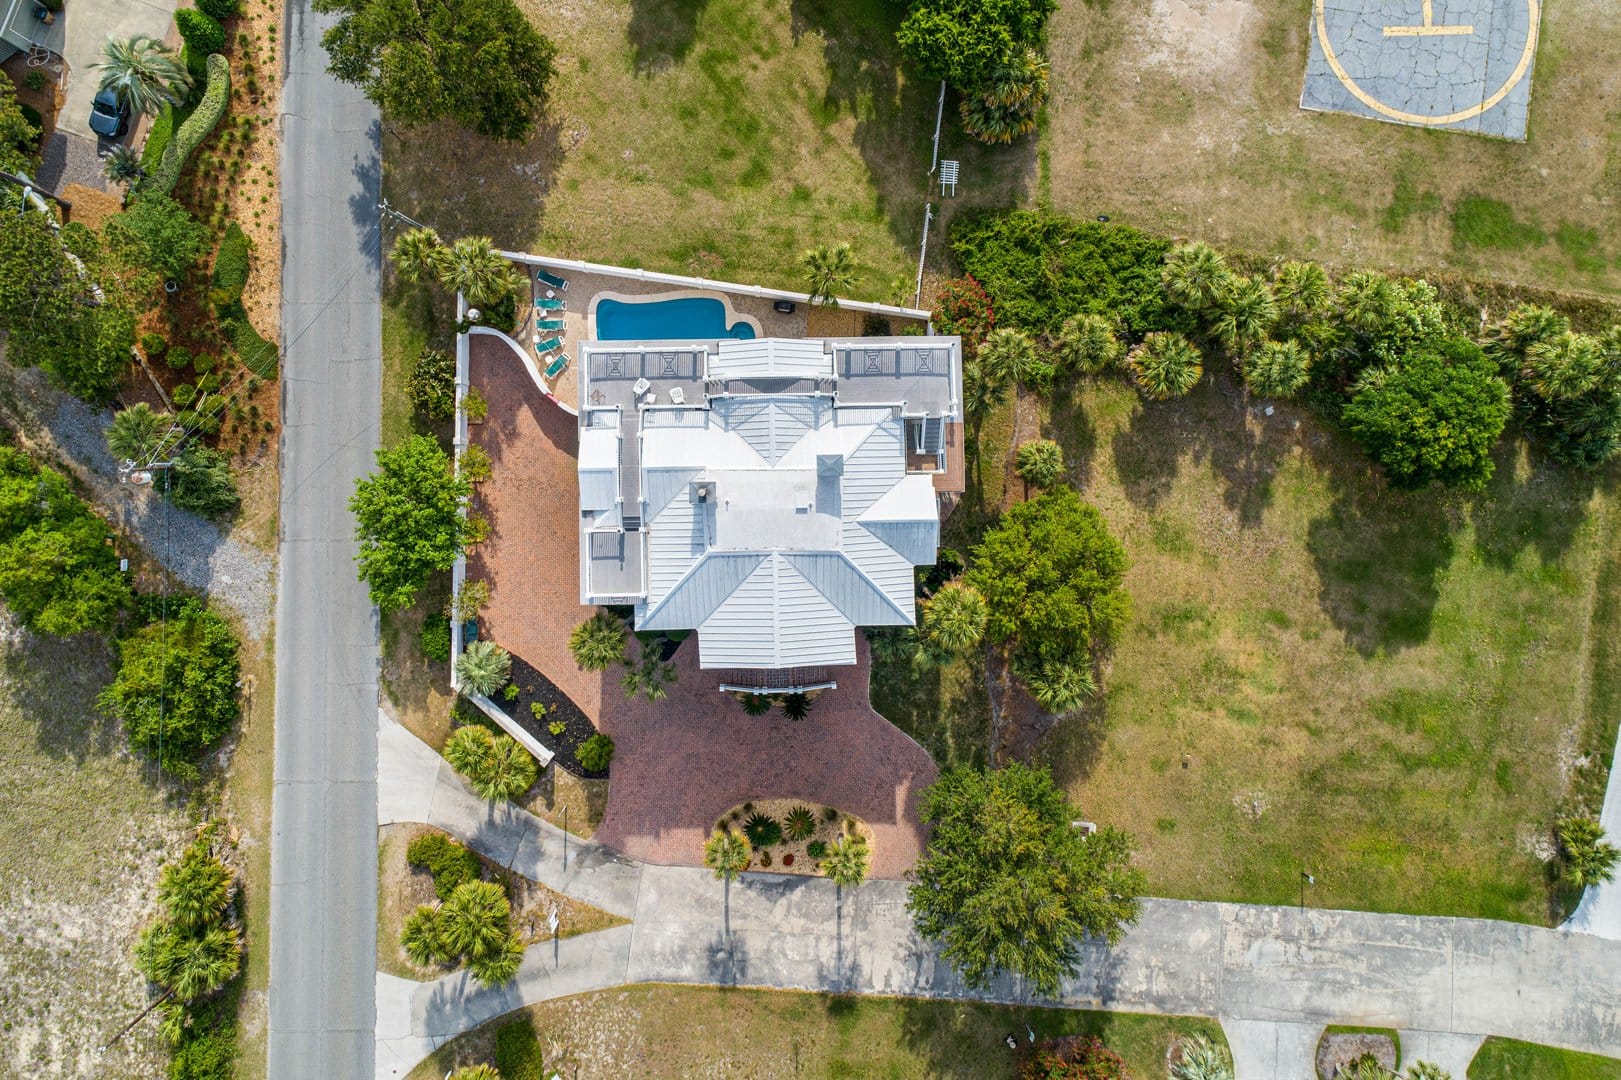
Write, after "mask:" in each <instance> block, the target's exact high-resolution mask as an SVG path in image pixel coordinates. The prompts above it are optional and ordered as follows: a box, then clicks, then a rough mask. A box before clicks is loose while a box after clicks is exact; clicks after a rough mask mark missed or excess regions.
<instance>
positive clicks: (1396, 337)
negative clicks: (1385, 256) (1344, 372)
mask: <svg viewBox="0 0 1621 1080" xmlns="http://www.w3.org/2000/svg"><path fill="white" fill-rule="evenodd" d="M1336 299H1337V305H1338V313H1337V323H1338V326H1339V328H1340V330H1341V331H1342V332H1343V333H1344V335H1345V337H1344V340H1343V341H1342V342H1341V343H1340V345H1339V347H1338V349H1337V352H1338V354H1339V356H1340V358H1341V359H1342V360H1343V361H1344V362H1346V364H1347V365H1348V369H1349V370H1348V374H1354V373H1355V372H1357V371H1360V370H1361V369H1362V368H1364V367H1367V366H1370V365H1374V366H1382V365H1385V364H1390V363H1393V362H1395V361H1397V360H1400V359H1401V358H1402V357H1403V356H1405V355H1406V354H1407V353H1409V352H1412V351H1414V350H1415V349H1424V348H1434V347H1436V346H1438V345H1439V344H1440V343H1441V341H1442V340H1443V339H1444V338H1445V337H1446V334H1447V329H1446V310H1445V309H1444V308H1443V307H1442V306H1441V302H1440V299H1439V297H1438V296H1437V295H1436V292H1435V289H1434V287H1432V286H1431V285H1430V284H1429V283H1428V282H1425V281H1398V280H1396V279H1394V278H1389V277H1386V276H1385V275H1383V274H1379V273H1374V272H1370V271H1357V272H1356V273H1353V274H1349V275H1347V276H1346V278H1345V280H1344V281H1343V282H1341V283H1340V288H1339V293H1338V296H1337V298H1336Z"/></svg>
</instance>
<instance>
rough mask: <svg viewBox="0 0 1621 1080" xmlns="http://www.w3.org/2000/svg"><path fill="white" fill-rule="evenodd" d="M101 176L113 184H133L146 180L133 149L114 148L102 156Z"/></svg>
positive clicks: (144, 171)
mask: <svg viewBox="0 0 1621 1080" xmlns="http://www.w3.org/2000/svg"><path fill="white" fill-rule="evenodd" d="M101 174H102V175H103V176H105V177H106V178H107V179H109V180H111V181H112V182H113V183H115V184H133V183H135V182H137V181H139V180H144V179H145V178H146V169H145V168H143V167H142V165H141V155H140V154H139V153H137V152H136V151H135V149H134V148H133V147H129V146H115V147H113V148H112V149H111V150H109V151H107V153H105V154H103V155H102V158H101Z"/></svg>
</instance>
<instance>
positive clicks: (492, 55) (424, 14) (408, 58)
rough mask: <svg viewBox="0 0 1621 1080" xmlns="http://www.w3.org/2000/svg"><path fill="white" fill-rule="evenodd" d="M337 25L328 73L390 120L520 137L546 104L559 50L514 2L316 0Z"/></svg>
mask: <svg viewBox="0 0 1621 1080" xmlns="http://www.w3.org/2000/svg"><path fill="white" fill-rule="evenodd" d="M313 6H314V9H315V10H316V11H318V12H322V13H325V14H335V15H338V16H339V20H338V22H337V24H336V25H335V26H333V27H332V28H331V29H329V30H328V31H327V32H326V33H325V34H324V35H323V36H322V38H321V44H322V45H324V46H325V47H326V51H327V55H328V56H329V57H331V64H330V70H331V72H332V74H333V75H335V76H337V77H338V78H339V79H342V80H343V81H345V82H349V83H354V84H355V85H356V86H359V87H360V88H361V89H362V90H363V91H365V94H366V96H367V97H369V98H371V99H372V101H374V102H376V103H377V105H378V106H379V107H380V108H381V109H382V110H383V112H384V113H385V114H386V115H387V116H388V117H389V118H390V119H392V120H395V121H398V122H400V123H404V124H413V125H414V124H425V123H429V122H431V121H434V120H443V119H449V120H454V121H456V122H457V123H459V124H462V125H463V126H465V127H469V128H471V129H472V130H474V131H476V132H477V133H478V134H480V135H483V136H486V137H488V138H492V139H507V140H520V139H526V138H528V137H529V135H530V134H531V133H532V132H533V131H534V128H535V122H536V120H537V119H538V118H539V116H540V113H541V110H542V109H543V108H544V106H545V104H546V86H547V84H548V83H549V82H550V81H551V79H552V75H553V73H554V66H553V61H554V59H555V57H556V53H557V50H556V49H555V48H554V47H553V46H552V43H551V42H549V41H547V40H546V39H545V38H544V37H542V36H541V35H540V33H539V32H538V31H537V30H536V29H535V27H534V24H533V23H531V22H530V21H529V17H528V16H527V15H525V14H524V12H523V10H522V9H521V8H519V7H518V5H516V4H515V3H513V2H512V0H429V2H424V3H416V4H404V3H398V2H396V0H315V2H314V5H313Z"/></svg>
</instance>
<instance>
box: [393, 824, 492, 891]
mask: <svg viewBox="0 0 1621 1080" xmlns="http://www.w3.org/2000/svg"><path fill="white" fill-rule="evenodd" d="M405 861H406V862H408V863H410V864H411V865H412V866H417V867H421V868H422V869H424V870H426V871H427V872H428V873H429V874H432V875H433V891H434V893H435V894H436V895H437V896H438V897H439V899H441V900H448V899H450V894H451V893H453V892H455V891H456V888H457V886H459V885H461V884H463V883H465V882H468V881H477V880H478V878H479V872H480V870H481V865H480V863H479V861H478V855H477V854H476V853H475V852H473V851H471V850H470V849H468V848H467V847H466V845H464V844H461V843H459V842H457V841H455V840H452V839H451V838H450V837H448V836H446V835H444V834H443V833H436V832H432V833H423V834H422V835H421V836H419V837H417V838H416V839H415V840H413V841H411V846H410V847H408V848H406V849H405Z"/></svg>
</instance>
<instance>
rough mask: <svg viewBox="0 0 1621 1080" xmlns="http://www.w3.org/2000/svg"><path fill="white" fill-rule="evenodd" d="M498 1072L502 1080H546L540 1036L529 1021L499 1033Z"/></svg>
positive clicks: (496, 1049) (497, 1042)
mask: <svg viewBox="0 0 1621 1080" xmlns="http://www.w3.org/2000/svg"><path fill="white" fill-rule="evenodd" d="M495 1071H496V1072H498V1073H500V1074H501V1080H546V1070H545V1063H544V1061H543V1060H542V1057H541V1049H540V1036H538V1035H536V1034H535V1027H534V1024H532V1023H531V1022H530V1021H529V1020H528V1019H527V1018H525V1019H522V1020H514V1021H512V1022H511V1023H509V1024H503V1025H502V1026H501V1027H499V1028H497V1029H496V1031H495Z"/></svg>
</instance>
